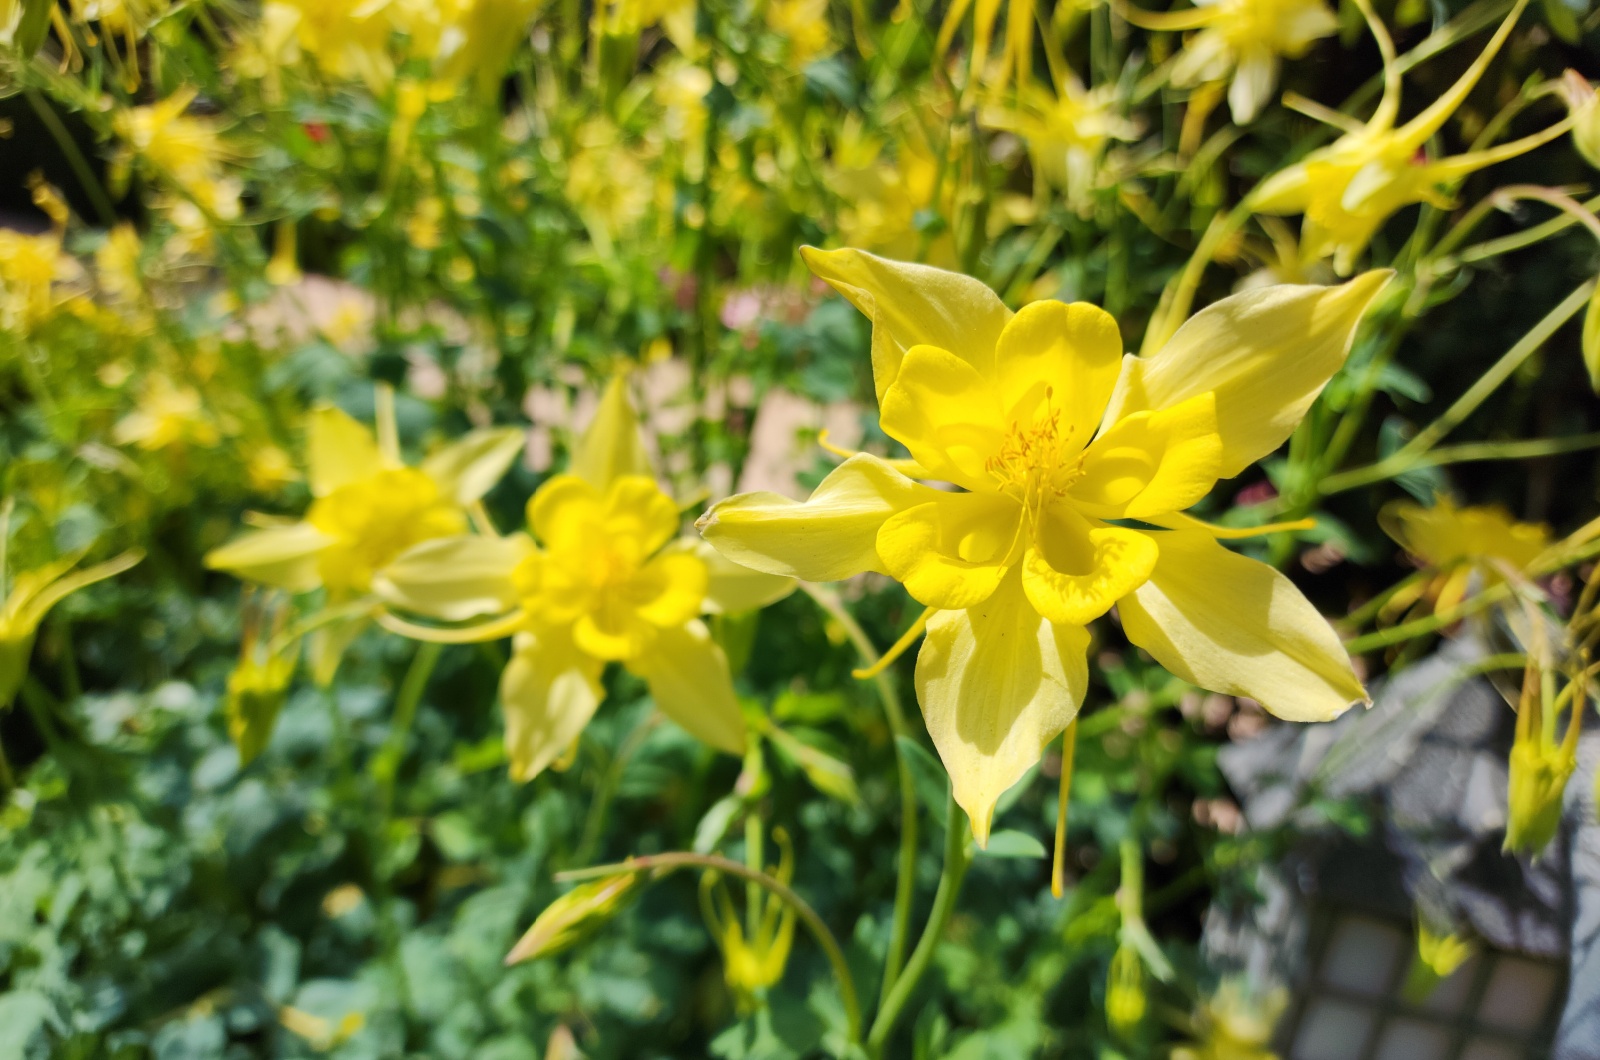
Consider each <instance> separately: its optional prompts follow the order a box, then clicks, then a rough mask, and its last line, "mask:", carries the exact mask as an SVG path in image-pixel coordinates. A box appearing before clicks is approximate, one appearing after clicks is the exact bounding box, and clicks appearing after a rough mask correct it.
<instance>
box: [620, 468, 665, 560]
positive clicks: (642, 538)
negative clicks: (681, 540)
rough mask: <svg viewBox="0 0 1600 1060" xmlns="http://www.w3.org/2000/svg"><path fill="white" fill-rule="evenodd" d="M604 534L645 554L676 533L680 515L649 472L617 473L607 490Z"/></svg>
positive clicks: (642, 554)
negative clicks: (629, 544)
mask: <svg viewBox="0 0 1600 1060" xmlns="http://www.w3.org/2000/svg"><path fill="white" fill-rule="evenodd" d="M605 519H606V533H607V534H608V535H610V536H612V537H613V538H624V539H626V540H629V541H631V542H633V544H634V546H635V547H637V548H638V549H639V555H640V557H641V558H642V557H644V556H648V555H650V554H651V553H653V552H655V551H656V550H657V549H659V548H660V547H661V546H662V545H665V544H666V543H667V542H668V541H671V540H672V539H673V538H674V537H676V536H677V535H678V529H679V527H680V526H681V525H682V523H683V517H682V516H681V515H680V514H679V513H678V506H677V505H676V504H674V503H673V500H672V498H671V497H668V496H667V495H666V494H665V493H662V492H661V487H660V486H657V485H656V480H655V479H653V478H651V477H650V476H649V475H619V476H618V477H616V478H613V479H612V480H611V486H610V488H608V489H607V490H606V507H605Z"/></svg>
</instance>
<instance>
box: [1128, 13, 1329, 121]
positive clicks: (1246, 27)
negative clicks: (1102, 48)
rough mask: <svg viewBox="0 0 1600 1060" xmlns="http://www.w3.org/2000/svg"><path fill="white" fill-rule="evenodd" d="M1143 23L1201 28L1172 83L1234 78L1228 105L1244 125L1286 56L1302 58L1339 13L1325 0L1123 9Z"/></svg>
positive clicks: (1264, 99) (1267, 94)
mask: <svg viewBox="0 0 1600 1060" xmlns="http://www.w3.org/2000/svg"><path fill="white" fill-rule="evenodd" d="M1124 14H1126V16H1127V18H1128V21H1130V22H1132V23H1133V24H1134V25H1137V26H1142V27H1144V28H1145V29H1154V30H1189V29H1194V30H1199V31H1200V32H1198V33H1196V34H1195V35H1194V36H1193V37H1190V38H1189V40H1188V41H1186V42H1185V43H1184V46H1183V50H1182V51H1181V52H1179V53H1178V58H1177V61H1176V62H1174V63H1173V66H1172V83H1173V84H1174V85H1175V86H1177V87H1178V88H1195V87H1197V86H1200V85H1204V84H1212V83H1216V82H1221V81H1227V80H1229V79H1230V78H1231V79H1232V81H1231V84H1230V85H1229V86H1228V108H1229V109H1230V110H1231V111H1233V120H1234V121H1236V122H1238V123H1239V124H1240V125H1245V124H1248V123H1249V122H1252V121H1254V120H1255V118H1256V115H1258V114H1260V113H1261V108H1262V107H1264V106H1266V105H1267V104H1268V103H1269V102H1271V100H1272V92H1273V90H1274V89H1275V88H1276V87H1277V85H1278V68H1279V66H1280V65H1281V62H1282V60H1283V59H1298V58H1300V57H1301V56H1302V55H1304V54H1305V53H1306V52H1307V51H1308V50H1309V49H1310V47H1311V45H1312V44H1313V43H1314V42H1315V41H1317V40H1319V39H1320V38H1322V37H1327V36H1330V35H1331V34H1332V33H1333V32H1334V31H1335V30H1337V29H1338V28H1339V19H1338V17H1337V16H1336V15H1334V13H1333V12H1332V11H1330V10H1329V9H1328V6H1327V5H1326V4H1325V3H1323V2H1322V0H1195V8H1194V10H1193V11H1181V12H1173V13H1170V14H1159V13H1155V12H1149V11H1140V10H1138V9H1137V8H1134V9H1128V10H1125V11H1124Z"/></svg>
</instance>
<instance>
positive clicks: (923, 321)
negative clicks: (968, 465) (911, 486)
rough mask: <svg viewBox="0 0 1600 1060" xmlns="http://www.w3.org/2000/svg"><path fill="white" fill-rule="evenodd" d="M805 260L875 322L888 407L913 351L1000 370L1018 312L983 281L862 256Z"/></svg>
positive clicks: (879, 382) (877, 373)
mask: <svg viewBox="0 0 1600 1060" xmlns="http://www.w3.org/2000/svg"><path fill="white" fill-rule="evenodd" d="M800 256H801V257H803V258H804V259H805V262H806V264H807V265H809V266H810V267H811V271H812V272H814V273H816V275H818V276H819V277H821V278H822V279H823V280H826V281H827V282H828V283H829V284H831V285H832V286H833V288H834V290H836V291H838V292H839V293H840V294H842V295H844V296H845V297H846V298H847V299H849V300H850V304H851V305H853V306H855V307H856V308H857V309H859V310H861V312H862V313H864V314H866V316H867V317H868V318H869V319H870V320H871V321H872V378H873V383H874V386H875V387H876V390H877V394H878V398H879V399H880V400H881V399H882V398H883V394H884V391H886V390H888V389H889V384H890V383H892V382H894V380H895V376H897V375H898V374H899V372H900V359H901V358H902V357H904V356H905V354H906V351H907V350H909V349H911V347H913V346H922V345H926V346H936V347H938V348H939V349H942V350H948V351H949V352H951V353H953V354H955V355H956V356H957V357H960V358H961V359H962V360H965V361H968V362H969V363H971V364H972V366H973V367H975V368H977V369H978V370H979V371H980V372H984V373H987V372H988V370H989V369H990V368H991V367H992V365H993V358H994V349H995V345H996V343H998V342H999V341H1000V332H1001V330H1002V329H1003V328H1004V327H1005V325H1006V321H1008V320H1010V319H1011V310H1009V309H1007V308H1006V307H1005V304H1004V303H1003V302H1001V301H1000V298H999V296H997V295H996V294H995V293H994V292H993V291H991V290H989V288H988V287H986V286H984V285H983V284H982V283H980V282H979V281H977V280H974V279H972V278H971V277H969V276H963V275H961V274H960V273H955V272H946V271H945V270H944V269H935V268H932V267H930V266H927V265H912V264H910V263H907V262H900V261H889V260H888V259H886V258H880V257H878V256H877V255H875V254H868V253H866V252H865V251H861V250H818V249H816V248H815V247H801V248H800Z"/></svg>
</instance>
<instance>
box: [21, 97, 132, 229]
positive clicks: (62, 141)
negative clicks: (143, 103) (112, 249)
mask: <svg viewBox="0 0 1600 1060" xmlns="http://www.w3.org/2000/svg"><path fill="white" fill-rule="evenodd" d="M22 94H23V95H24V96H26V97H27V99H28V106H30V107H32V108H33V112H34V113H35V114H37V115H38V116H39V120H40V121H41V122H43V123H44V127H45V129H46V130H47V131H48V132H49V133H50V137H51V139H53V140H55V142H56V146H57V147H59V148H61V153H62V154H63V155H65V156H66V159H67V165H69V166H71V167H72V173H73V175H74V176H76V177H77V178H78V183H79V184H81V185H82V186H83V192H84V194H85V195H87V196H89V202H90V204H91V205H93V206H94V212H95V213H97V214H99V215H100V223H101V224H103V225H105V226H106V227H107V228H110V227H112V226H113V225H115V224H116V223H117V211H116V210H115V209H114V208H113V207H112V205H111V197H110V196H109V195H107V194H106V190H105V188H104V187H102V186H101V184H100V178H99V177H97V176H95V174H94V169H93V168H92V167H91V166H90V165H89V160H88V159H87V158H84V157H83V152H82V151H81V150H79V149H78V141H76V140H74V139H73V138H72V134H71V133H70V132H68V131H67V127H66V126H65V125H63V124H61V119H60V118H59V117H58V116H57V115H56V112H55V110H54V109H53V108H52V107H51V106H50V103H49V101H47V100H46V99H45V98H44V97H43V96H41V95H39V92H38V90H37V89H33V88H25V89H23V90H22Z"/></svg>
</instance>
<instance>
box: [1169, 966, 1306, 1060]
mask: <svg viewBox="0 0 1600 1060" xmlns="http://www.w3.org/2000/svg"><path fill="white" fill-rule="evenodd" d="M1288 1003H1289V995H1288V993H1287V992H1286V991H1285V990H1284V989H1283V988H1282V987H1277V988H1275V989H1273V990H1270V991H1266V992H1264V993H1263V992H1262V991H1260V990H1259V989H1255V990H1252V989H1251V988H1250V987H1249V986H1248V985H1247V984H1246V983H1245V982H1244V981H1243V980H1241V979H1237V978H1232V979H1225V980H1223V982H1222V983H1221V985H1219V986H1218V987H1217V992H1216V993H1215V994H1214V995H1212V996H1211V998H1209V999H1208V1000H1207V1001H1206V1003H1205V1008H1204V1010H1203V1011H1202V1012H1201V1014H1200V1017H1199V1019H1198V1020H1196V1027H1195V1031H1196V1037H1197V1040H1196V1041H1194V1042H1193V1043H1192V1044H1190V1045H1180V1046H1178V1047H1177V1048H1176V1049H1174V1050H1173V1051H1172V1060H1278V1054H1277V1053H1275V1052H1273V1051H1272V1048H1271V1043H1272V1033H1273V1031H1274V1029H1275V1028H1276V1027H1277V1024H1278V1017H1279V1016H1281V1015H1282V1014H1283V1010H1284V1008H1285V1007H1286V1006H1287V1005H1288Z"/></svg>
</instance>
